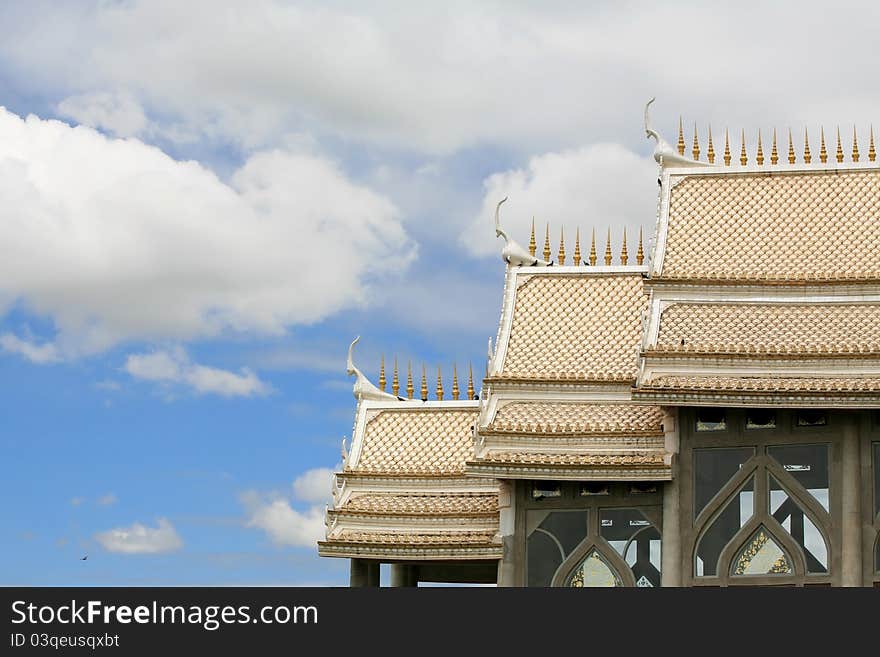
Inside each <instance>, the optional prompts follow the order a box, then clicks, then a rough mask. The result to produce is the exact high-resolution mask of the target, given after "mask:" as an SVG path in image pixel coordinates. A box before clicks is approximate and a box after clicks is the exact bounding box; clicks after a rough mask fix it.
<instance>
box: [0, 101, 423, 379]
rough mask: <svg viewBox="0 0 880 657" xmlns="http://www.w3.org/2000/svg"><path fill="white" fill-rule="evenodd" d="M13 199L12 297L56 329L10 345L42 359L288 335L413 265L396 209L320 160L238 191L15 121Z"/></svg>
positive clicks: (8, 229)
mask: <svg viewBox="0 0 880 657" xmlns="http://www.w3.org/2000/svg"><path fill="white" fill-rule="evenodd" d="M0 199H2V203H0V298H10V299H18V300H19V301H20V302H21V303H22V307H24V308H25V309H26V310H28V311H30V312H32V313H35V314H39V315H42V316H48V317H50V318H51V319H52V320H53V322H54V325H55V327H56V331H57V333H56V335H55V338H54V340H53V341H52V342H51V343H48V344H44V345H41V346H38V345H35V344H33V343H29V342H26V341H25V340H22V339H21V338H17V337H16V336H14V335H10V334H7V335H6V336H4V338H3V348H4V349H5V350H7V351H14V352H16V353H20V354H22V355H24V356H25V357H28V358H31V359H32V360H36V361H39V362H49V361H51V360H53V359H57V358H71V357H77V356H82V355H85V354H92V353H97V352H100V351H103V350H105V349H107V348H109V347H111V346H113V345H115V344H118V343H120V342H123V341H126V340H138V339H142V340H163V339H170V340H175V341H180V340H188V339H193V338H196V337H211V336H215V335H217V334H219V333H221V332H228V331H254V332H258V333H263V334H280V333H282V332H283V331H284V330H285V327H287V326H290V325H292V324H296V323H309V322H315V321H318V320H320V319H322V318H324V317H327V316H328V315H330V314H332V313H334V312H337V311H339V310H340V309H342V308H346V307H351V306H353V305H359V304H362V303H364V302H365V300H366V299H367V298H368V296H369V294H370V284H369V283H368V281H376V280H380V279H381V277H382V276H384V275H388V274H389V273H390V272H399V271H400V270H401V269H404V268H406V266H407V264H408V262H409V260H410V259H411V258H412V257H413V256H414V254H413V249H412V245H411V244H409V241H408V239H407V237H406V235H405V233H404V231H403V228H402V227H401V224H400V222H399V220H398V212H397V210H396V208H395V207H394V205H392V204H391V202H389V201H388V200H387V199H385V198H384V197H382V196H379V195H377V194H376V193H374V192H372V191H371V190H370V189H368V188H366V187H363V186H359V185H357V184H355V183H352V182H351V181H350V180H348V179H347V178H346V177H345V175H344V174H343V173H342V172H341V171H340V170H339V168H338V167H337V166H336V165H335V164H334V163H333V162H330V161H328V160H326V159H322V158H320V157H318V156H315V155H302V154H294V153H289V152H282V151H271V152H262V153H257V154H254V155H252V156H251V157H250V158H249V159H248V160H247V161H246V162H245V163H244V165H243V166H242V167H241V168H240V169H239V170H237V171H236V172H235V173H234V175H233V176H232V180H231V183H230V184H225V183H223V182H222V181H220V180H218V178H217V177H216V176H215V175H214V174H213V173H211V172H210V171H208V170H207V169H205V168H204V167H202V166H201V165H199V164H197V163H195V162H178V161H175V160H173V159H171V158H170V157H168V156H167V155H165V154H164V153H162V152H161V151H160V150H158V149H156V148H153V147H149V146H146V145H144V144H142V143H141V142H139V141H137V140H134V139H127V140H118V139H111V138H108V137H105V136H103V135H101V134H100V133H98V132H95V131H94V130H92V129H89V128H84V127H78V128H71V127H69V126H67V125H65V124H64V123H61V122H58V121H43V120H41V119H39V118H37V117H34V116H29V117H28V118H27V119H24V120H23V119H21V118H19V117H17V116H16V115H14V114H12V113H10V112H7V111H5V110H3V109H2V108H0ZM192 376H193V378H194V379H199V380H200V381H201V383H200V384H199V385H201V386H203V387H205V388H206V389H211V388H216V389H229V388H230V387H232V388H234V387H235V386H236V385H237V383H236V380H234V379H229V378H228V377H227V378H223V377H218V376H217V373H216V372H212V371H201V370H197V371H195V372H193V373H192ZM218 379H223V380H218Z"/></svg>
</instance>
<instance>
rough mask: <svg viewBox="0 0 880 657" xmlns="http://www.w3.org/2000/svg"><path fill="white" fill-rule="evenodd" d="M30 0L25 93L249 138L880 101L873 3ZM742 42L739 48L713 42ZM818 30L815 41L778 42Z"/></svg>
mask: <svg viewBox="0 0 880 657" xmlns="http://www.w3.org/2000/svg"><path fill="white" fill-rule="evenodd" d="M12 4H13V5H15V3H12ZM33 4H35V5H36V9H31V10H28V9H21V8H17V6H16V7H15V8H10V9H7V12H8V13H10V14H13V15H11V16H8V17H7V20H6V21H5V22H6V24H10V25H16V27H17V28H18V29H17V30H16V31H15V33H14V34H8V35H6V38H5V39H4V40H3V42H2V44H0V54H4V55H5V57H6V59H7V61H10V62H12V63H14V65H16V66H17V67H19V68H20V69H21V70H23V71H26V72H28V73H29V74H30V77H31V78H32V80H33V82H32V84H34V86H35V87H36V88H38V89H46V88H58V87H59V86H60V87H67V88H70V89H71V90H72V92H78V93H93V92H95V91H98V92H104V91H106V90H115V89H129V90H131V92H132V93H133V94H135V95H136V96H138V97H140V98H141V99H142V101H143V102H144V103H145V104H146V105H148V106H151V107H161V108H163V109H164V110H165V111H167V112H168V113H170V114H172V115H173V117H174V118H173V120H174V121H179V122H180V123H181V124H183V125H184V126H185V128H186V129H189V130H199V131H202V132H203V134H207V135H208V136H210V137H213V136H217V135H220V136H224V137H231V138H233V139H235V140H239V141H243V142H248V143H254V142H256V143H260V142H264V141H266V140H268V139H271V138H272V137H273V136H275V135H277V134H278V133H283V132H286V131H289V130H291V128H292V127H293V128H294V129H296V130H300V129H303V128H305V129H308V128H309V127H311V126H315V127H318V128H320V129H321V131H329V132H333V133H336V134H341V135H344V136H347V137H354V138H364V137H366V138H370V139H375V140H379V141H382V142H383V143H391V144H396V145H402V146H405V147H410V148H412V147H415V148H422V149H431V150H454V149H456V148H460V147H462V146H467V145H473V144H479V143H486V142H496V143H497V142H502V143H506V144H512V145H515V146H516V147H522V146H523V145H524V144H532V145H534V144H536V143H541V141H542V140H543V143H544V146H543V149H547V148H558V147H559V146H560V145H561V144H564V143H570V142H571V141H572V139H573V136H574V135H577V136H578V138H579V139H583V137H584V136H590V137H592V138H597V137H598V136H599V135H605V136H606V138H607V135H608V134H623V132H624V130H629V131H631V132H632V134H633V137H634V139H638V138H639V137H640V135H639V134H638V125H639V121H640V116H639V115H640V112H641V107H642V104H643V103H644V101H645V100H646V99H647V98H648V97H650V96H651V95H654V94H660V95H662V97H663V98H662V100H663V103H664V104H665V106H666V107H667V108H671V109H670V110H669V111H670V112H671V113H677V111H679V110H683V109H687V110H690V111H695V110H696V111H698V113H697V114H696V115H695V116H698V117H700V118H701V119H709V118H715V119H716V120H719V119H720V120H723V121H739V120H742V119H749V120H752V119H755V118H756V117H760V118H761V120H763V121H768V120H777V119H778V118H779V117H787V118H788V119H793V118H797V117H804V116H805V117H809V118H810V120H813V121H815V120H818V119H820V118H821V119H824V118H825V117H826V116H830V120H831V121H840V120H842V119H843V118H844V117H845V118H846V119H847V120H860V121H862V123H863V124H864V123H867V121H868V120H870V118H871V113H872V112H873V111H874V110H873V108H874V107H876V103H877V98H878V96H877V92H876V91H875V90H872V89H871V88H870V85H865V84H864V80H865V79H866V78H867V77H868V76H869V74H870V71H871V68H870V63H871V62H872V61H873V55H874V52H873V43H874V41H875V38H874V31H873V30H874V28H873V26H875V25H876V24H877V22H878V20H880V16H878V11H880V7H878V6H876V3H873V4H868V5H866V4H865V3H861V4H859V5H855V8H854V7H853V5H849V7H847V6H846V5H847V3H842V4H839V5H836V8H837V11H834V12H824V13H823V12H822V7H821V6H819V5H818V4H812V5H811V4H810V3H806V4H805V3H803V2H778V3H773V4H770V5H768V4H767V3H755V2H753V3H735V4H730V5H722V6H718V5H717V4H711V5H710V4H705V5H698V4H694V3H684V2H668V3H662V4H655V5H652V4H641V5H639V6H638V7H633V6H632V5H630V4H628V3H618V4H607V3H603V4H596V3H570V2H569V3H533V4H531V5H530V4H526V3H510V2H482V3H472V2H470V3H465V2H452V3H443V4H442V5H437V6H434V7H432V6H429V5H426V3H409V5H405V6H401V5H400V3H394V4H392V5H389V4H388V3H384V4H382V3H370V2H362V1H361V2H358V3H350V2H348V3H346V2H342V3H287V2H283V1H282V0H252V1H251V2H248V3H246V4H242V3H238V2H233V1H232V0H226V2H222V1H220V0H201V1H198V0H191V1H189V2H186V3H180V2H175V1H174V0H164V1H163V0H150V2H145V1H143V0H140V1H139V0H131V1H129V2H125V3H97V4H96V5H95V6H94V8H93V9H91V10H83V9H82V8H79V7H78V8H76V9H65V8H63V6H62V7H53V11H51V12H46V11H41V10H40V4H39V3H33ZM856 12H857V13H856ZM21 14H24V15H23V16H22V15H21ZM819 14H821V15H822V20H821V21H819V20H816V16H817V15H819ZM856 15H857V16H858V20H853V18H854V16H856ZM13 19H17V20H13ZM682 26H700V29H697V28H696V27H694V29H689V30H687V31H686V33H685V32H683V30H682ZM756 26H764V27H765V28H768V29H770V28H772V30H773V33H774V36H775V38H774V39H767V38H766V30H762V29H756ZM734 41H735V43H736V49H735V53H734V51H733V49H732V48H724V47H719V45H718V44H719V43H724V42H729V43H733V42H734ZM814 42H815V43H818V42H821V43H822V44H823V48H822V49H821V51H820V50H816V49H814V50H810V49H806V48H788V49H786V48H780V47H779V44H783V43H814ZM829 53H830V54H829ZM734 54H735V60H732V59H731V58H732V57H733V56H734ZM768 61H772V62H773V65H772V66H766V62H768ZM664 62H674V63H675V65H674V66H667V65H664ZM757 71H760V73H759V74H757V73H756V72H757ZM816 80H822V83H823V86H822V92H821V93H817V92H816V85H815V81H816ZM721 108H723V111H724V113H725V114H727V116H715V117H710V114H711V113H714V112H716V111H718V110H719V109H721ZM780 109H781V110H782V111H781V112H780V111H779V110H780ZM658 111H662V110H660V109H659V108H658ZM819 112H821V113H822V116H819V115H818V113H819ZM734 114H735V116H734ZM674 117H675V114H670V124H671V121H672V120H674ZM734 125H737V124H736V123H734ZM749 125H756V126H757V125H758V124H757V123H755V124H751V123H750V124H749ZM588 133H591V134H589V135H588ZM548 142H549V143H548Z"/></svg>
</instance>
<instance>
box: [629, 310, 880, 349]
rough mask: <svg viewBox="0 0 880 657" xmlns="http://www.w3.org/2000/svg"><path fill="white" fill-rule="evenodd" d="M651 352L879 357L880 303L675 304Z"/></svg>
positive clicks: (663, 316) (664, 313) (663, 318)
mask: <svg viewBox="0 0 880 657" xmlns="http://www.w3.org/2000/svg"><path fill="white" fill-rule="evenodd" d="M646 351H647V352H648V353H651V352H654V353H653V355H658V353H662V352H665V353H668V354H671V355H678V354H695V353H706V354H742V355H755V354H768V355H770V354H772V355H789V354H795V355H796V354H803V355H810V356H816V355H820V354H827V355H842V354H854V355H856V354H858V355H865V354H869V353H875V354H876V353H880V304H877V303H846V302H844V303H841V302H831V303H829V302H823V303H818V302H814V303H792V302H788V303H779V302H777V303H754V302H752V303H718V302H713V303H674V304H671V305H669V306H667V307H666V308H665V309H664V310H663V311H662V312H661V315H660V330H659V335H658V337H657V340H656V343H655V344H654V345H650V346H649V347H648V349H646Z"/></svg>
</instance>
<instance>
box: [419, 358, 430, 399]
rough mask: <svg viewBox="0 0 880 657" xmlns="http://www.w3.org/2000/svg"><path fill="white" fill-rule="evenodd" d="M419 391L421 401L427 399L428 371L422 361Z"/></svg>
mask: <svg viewBox="0 0 880 657" xmlns="http://www.w3.org/2000/svg"><path fill="white" fill-rule="evenodd" d="M419 392H420V393H421V395H422V401H428V373H427V371H426V370H425V365H424V363H422V389H421V390H420V391H419Z"/></svg>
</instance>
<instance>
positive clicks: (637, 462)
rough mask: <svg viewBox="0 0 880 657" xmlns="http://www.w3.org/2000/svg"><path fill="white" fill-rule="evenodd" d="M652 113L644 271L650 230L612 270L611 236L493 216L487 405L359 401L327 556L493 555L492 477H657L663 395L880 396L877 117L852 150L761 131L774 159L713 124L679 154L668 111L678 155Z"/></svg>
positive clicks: (666, 453)
mask: <svg viewBox="0 0 880 657" xmlns="http://www.w3.org/2000/svg"><path fill="white" fill-rule="evenodd" d="M647 118H648V117H647V114H646V132H647V133H648V135H649V136H651V137H653V138H655V139H656V140H657V149H656V150H655V159H657V161H658V163H659V165H660V200H659V213H658V220H657V227H656V234H655V236H654V239H653V251H652V254H651V260H650V263H649V264H646V263H645V262H644V260H645V259H644V248H643V241H642V236H641V234H640V235H639V242H638V248H637V251H636V255H635V257H634V258H633V260H634V261H635V263H634V264H632V262H631V258H630V256H629V254H628V252H627V245H626V236H625V233H624V238H623V243H622V249H621V250H620V252H619V257H618V261H617V263H614V262H613V257H612V249H611V233H610V231H609V232H608V235H607V239H606V242H605V250H604V253H602V252H601V250H597V247H596V233H595V231H592V233H591V240H590V241H591V244H590V248H589V251H587V249H586V248H585V249H584V251H585V253H584V254H582V253H581V241H580V236H581V233H580V230H579V229H578V230H577V231H575V242H574V249H573V251H571V252H569V251H567V249H566V245H565V236H564V234H563V233H560V241H559V245H558V249H555V248H554V247H555V245H551V241H550V230H549V227H548V228H546V229H545V230H544V240H543V250H542V251H541V252H539V251H538V247H539V244H538V241H537V240H536V236H535V227H534V223H533V225H532V231H531V235H530V240H529V244H528V247H527V249H526V248H523V247H520V246H519V245H518V244H516V243H515V242H514V241H513V240H509V239H508V237H507V234H506V233H505V232H504V231H503V229H502V227H501V225H500V220H499V218H498V214H497V213H496V234H497V235H498V236H499V237H503V238H504V240H505V250H504V251H503V254H504V256H503V257H504V258H505V260H506V261H507V262H508V267H507V270H506V278H505V290H504V297H503V302H502V310H501V319H500V322H499V329H498V333H497V336H496V340H495V348H494V351H492V352H491V353H490V358H489V362H488V366H487V375H486V377H485V379H484V381H483V386H482V391H481V393H480V394H479V398H478V400H474V397H475V391H474V387H473V384H472V383H471V385H470V386H469V391H468V394H467V395H466V398H467V400H466V401H465V400H461V401H459V400H458V393H457V392H456V393H455V397H456V399H455V400H451V401H437V402H418V401H395V400H394V399H393V398H392V399H388V400H382V401H376V400H370V399H360V400H359V403H358V411H357V422H356V427H355V432H354V436H353V441H352V450H351V454H349V455H348V456H347V458H346V462H345V467H344V469H343V471H342V472H341V473H339V474H338V475H337V487H336V490H335V497H334V507H333V509H332V510H330V511H329V512H328V516H327V520H328V532H327V540H326V541H323V542H321V543H320V551H321V554H325V555H328V556H367V557H372V558H384V559H425V558H437V559H439V558H443V559H497V558H499V557H500V555H501V552H502V547H501V542H500V536H499V509H500V508H504V507H505V505H506V504H507V503H508V502H507V501H505V499H504V495H505V494H504V492H503V490H504V488H503V487H499V483H498V481H497V480H508V479H529V480H539V479H546V480H557V481H558V480H564V479H571V480H580V481H589V480H595V481H609V480H622V481H663V480H669V479H670V478H671V477H672V467H671V459H672V453H673V452H674V451H675V440H676V434H675V427H674V420H673V417H674V413H673V411H674V408H673V407H674V406H676V405H734V406H758V407H770V406H788V407H809V406H835V405H836V406H842V407H846V406H858V407H863V408H864V407H872V406H873V407H880V166H878V163H877V161H876V149H875V147H874V135H873V129H871V131H870V133H869V138H868V140H867V142H868V149H867V151H866V152H865V153H862V152H860V150H859V141H858V135H857V134H856V132H855V131H854V133H853V140H852V143H851V145H850V144H846V145H844V142H843V141H842V140H841V137H840V131H839V130H838V131H837V132H836V142H835V143H834V144H831V143H830V141H829V144H828V145H826V139H825V131H824V130H821V131H820V135H819V140H818V148H816V144H814V149H815V152H814V151H811V148H810V143H809V133H808V132H806V131H805V132H804V138H803V140H800V143H799V144H796V141H795V139H793V138H792V135H791V132H790V131H789V132H788V135H787V143H781V140H777V134H776V131H775V130H774V131H772V132H770V133H768V135H770V138H769V139H768V142H769V145H768V146H767V148H766V151H767V152H766V153H765V144H764V139H763V136H762V134H761V133H760V132H758V134H757V140H756V143H754V144H751V145H750V144H748V143H747V141H746V139H745V133H744V132H743V133H741V136H740V144H739V146H740V147H739V149H737V148H736V147H735V146H734V148H733V149H731V143H730V136H729V133H727V132H725V135H724V142H723V147H722V148H719V151H720V153H719V154H718V155H717V157H716V152H715V144H714V143H713V141H712V134H711V130H709V131H708V142H707V143H706V144H705V146H706V148H705V150H703V149H701V143H700V140H699V137H698V135H697V134H696V130H695V132H694V138H693V146H692V147H691V150H690V152H689V153H687V152H686V145H685V144H686V142H685V139H684V133H683V130H682V129H681V122H680V124H679V135H678V141H677V144H676V145H675V146H671V145H670V144H669V143H667V142H665V141H664V140H663V139H662V138H661V137H660V136H659V134H657V133H656V132H655V131H653V130H651V129H650V127H649V126H648V125H647ZM828 146H830V148H829V147H828ZM704 153H705V155H703V154H704ZM701 155H702V156H703V157H705V159H703V160H701V159H700V158H701ZM636 184H638V183H636ZM644 184H646V185H648V184H653V181H644ZM499 206H500V204H499ZM600 234H601V233H600ZM541 256H543V260H541V259H539V258H540V257H541ZM554 256H555V260H556V261H555V263H554V262H553V258H554ZM518 265H522V266H518ZM529 265H531V266H529ZM549 265H553V266H549ZM438 376H439V373H438ZM384 379H385V377H384V363H383V371H382V375H381V376H380V384H381V388H382V390H383V391H384V388H385V386H384V384H385V380H384ZM394 381H395V385H394V388H393V393H394V395H397V394H398V390H399V384H398V383H397V381H398V376H397V367H396V365H395V371H394ZM426 385H427V384H426V379H425V374H424V372H423V373H422V391H421V392H422V394H421V397H422V399H423V400H425V399H427V387H426ZM407 388H408V397H409V398H410V399H411V398H412V397H413V390H412V388H413V386H412V379H411V376H410V378H409V383H408V386H407ZM455 388H456V391H457V388H458V385H457V378H456V381H455ZM442 395H443V392H442V386H440V385H438V398H439V399H442ZM499 491H502V492H501V493H500V495H499Z"/></svg>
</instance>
